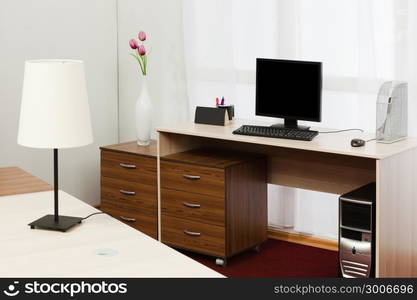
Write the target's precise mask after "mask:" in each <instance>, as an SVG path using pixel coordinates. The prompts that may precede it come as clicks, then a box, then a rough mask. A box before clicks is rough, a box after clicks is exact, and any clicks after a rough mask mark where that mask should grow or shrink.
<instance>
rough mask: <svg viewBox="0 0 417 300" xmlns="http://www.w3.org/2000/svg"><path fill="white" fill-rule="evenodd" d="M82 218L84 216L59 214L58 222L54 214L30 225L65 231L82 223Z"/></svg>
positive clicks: (32, 227)
mask: <svg viewBox="0 0 417 300" xmlns="http://www.w3.org/2000/svg"><path fill="white" fill-rule="evenodd" d="M82 220H83V218H78V217H68V216H59V218H58V222H56V221H55V217H54V215H46V216H44V217H42V218H40V219H38V220H36V221H34V222H32V223H30V224H28V225H29V226H30V228H31V229H35V228H40V229H49V230H56V231H62V232H65V231H67V230H68V229H70V228H71V227H73V226H75V225H77V224H79V223H81V221H82Z"/></svg>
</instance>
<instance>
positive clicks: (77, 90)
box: [17, 59, 93, 232]
mask: <svg viewBox="0 0 417 300" xmlns="http://www.w3.org/2000/svg"><path fill="white" fill-rule="evenodd" d="M92 141H93V136H92V130H91V121H90V109H89V105H88V96H87V87H86V81H85V75H84V63H83V62H82V61H78V60H66V59H65V60H60V59H45V60H29V61H26V63H25V75H24V82H23V92H22V103H21V108H20V120H19V133H18V137H17V142H18V144H20V145H22V146H26V147H32V148H47V149H53V156H54V214H53V215H46V216H44V217H42V218H40V219H38V220H36V221H34V222H32V223H30V224H29V226H30V227H31V228H32V229H34V228H42V229H50V230H57V231H63V232H65V231H66V230H68V229H69V228H71V227H72V226H74V225H76V224H78V223H81V220H82V219H83V218H79V217H69V216H60V215H59V214H58V149H64V148H72V147H81V146H84V145H88V144H90V143H92Z"/></svg>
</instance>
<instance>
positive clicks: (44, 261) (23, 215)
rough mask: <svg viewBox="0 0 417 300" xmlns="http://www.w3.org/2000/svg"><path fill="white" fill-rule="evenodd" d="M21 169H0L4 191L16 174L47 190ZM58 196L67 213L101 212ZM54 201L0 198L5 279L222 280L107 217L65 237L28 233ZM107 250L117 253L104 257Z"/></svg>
mask: <svg viewBox="0 0 417 300" xmlns="http://www.w3.org/2000/svg"><path fill="white" fill-rule="evenodd" d="M16 169H17V168H14V169H10V168H7V169H0V174H2V175H1V176H0V187H1V189H0V190H2V189H4V188H5V187H7V186H8V184H12V185H14V186H15V185H16V186H18V184H14V183H13V180H12V178H13V176H16V177H17V182H23V183H24V182H33V185H30V184H28V186H30V188H29V189H32V188H34V186H36V185H37V184H36V183H40V184H38V188H40V189H43V188H47V186H45V184H44V183H42V182H40V181H39V180H37V179H36V178H33V177H32V178H29V177H28V175H26V174H27V173H25V174H24V172H23V171H21V170H19V169H17V170H16ZM4 174H12V175H11V177H10V178H9V177H7V176H6V175H4ZM13 174H14V175H13ZM19 174H20V176H19ZM29 176H31V175H29ZM23 179H24V180H23ZM24 186H26V185H24ZM49 188H50V187H49ZM11 190H13V191H15V192H25V189H21V190H18V189H17V188H16V189H15V188H13V189H9V190H7V189H6V192H7V193H9V192H10V191H11ZM2 193H5V192H4V190H3V191H2ZM59 193H60V195H59V197H60V212H61V213H62V214H66V215H73V216H87V215H89V214H91V213H94V212H97V211H98V210H97V209H95V208H93V207H92V206H90V205H88V204H86V203H84V202H82V201H80V200H78V199H76V198H75V197H73V196H71V195H69V194H67V193H65V192H62V191H60V192H59ZM52 203H53V192H52V191H46V192H37V193H26V194H19V195H9V196H3V197H0V218H1V222H2V225H4V224H6V225H4V226H0V245H1V247H0V266H1V267H0V277H15V278H16V277H113V278H114V277H223V276H222V275H221V274H219V273H217V272H215V271H213V270H211V269H209V268H207V267H205V266H204V265H202V264H200V263H198V262H196V261H194V260H192V259H190V258H188V257H187V256H185V255H182V254H181V253H179V252H177V251H175V250H173V249H171V248H169V247H168V246H165V245H163V244H161V243H160V242H158V241H156V240H154V239H152V238H150V237H148V236H147V235H145V234H143V233H141V232H140V231H137V230H135V229H133V228H131V227H129V226H127V225H125V224H123V223H121V222H119V221H117V220H116V219H114V218H112V217H110V216H108V215H96V216H92V217H91V218H89V219H86V220H84V221H83V223H82V225H80V226H76V227H74V228H73V229H71V230H70V231H68V232H66V233H61V232H55V231H48V230H31V229H29V226H28V225H27V224H28V223H29V222H31V221H33V220H35V219H37V218H39V217H40V216H43V215H45V214H47V213H51V210H52ZM106 251H107V253H111V252H113V255H108V256H105V255H99V253H100V252H101V253H103V252H106Z"/></svg>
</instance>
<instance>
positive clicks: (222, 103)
mask: <svg viewBox="0 0 417 300" xmlns="http://www.w3.org/2000/svg"><path fill="white" fill-rule="evenodd" d="M220 105H224V97H222V102H221V103H220Z"/></svg>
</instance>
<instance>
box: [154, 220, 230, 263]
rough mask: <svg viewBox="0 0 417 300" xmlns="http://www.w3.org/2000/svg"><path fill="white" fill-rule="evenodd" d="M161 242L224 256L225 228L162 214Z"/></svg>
mask: <svg viewBox="0 0 417 300" xmlns="http://www.w3.org/2000/svg"><path fill="white" fill-rule="evenodd" d="M161 221H162V223H163V224H164V226H163V227H162V237H163V242H164V243H166V244H169V245H172V246H174V247H179V248H182V249H187V250H192V251H196V252H200V253H204V254H209V255H213V256H219V257H224V253H225V228H224V227H221V226H214V225H209V224H205V223H201V222H194V221H189V220H186V219H180V218H175V217H171V216H166V215H162V220H161Z"/></svg>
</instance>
